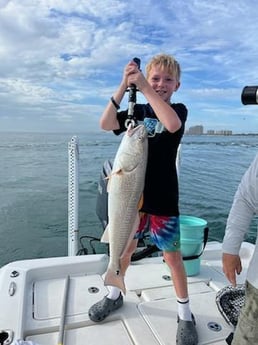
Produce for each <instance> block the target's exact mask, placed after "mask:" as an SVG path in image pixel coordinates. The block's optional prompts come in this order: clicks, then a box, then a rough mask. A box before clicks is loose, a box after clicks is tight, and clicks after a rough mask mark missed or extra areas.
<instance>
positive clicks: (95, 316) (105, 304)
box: [88, 293, 123, 322]
mask: <svg viewBox="0 0 258 345" xmlns="http://www.w3.org/2000/svg"><path fill="white" fill-rule="evenodd" d="M122 305H123V296H122V294H121V293H120V295H119V296H118V298H117V299H116V300H113V299H110V298H107V297H106V296H105V297H104V298H103V299H102V300H101V301H99V302H97V303H95V304H93V306H91V307H90V309H89V312H88V314H89V318H90V319H91V321H94V322H100V321H103V320H104V319H105V318H106V317H107V316H108V315H109V314H110V313H111V312H112V311H114V310H116V309H119V308H120V307H122Z"/></svg>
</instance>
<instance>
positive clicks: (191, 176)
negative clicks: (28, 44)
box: [0, 131, 258, 266]
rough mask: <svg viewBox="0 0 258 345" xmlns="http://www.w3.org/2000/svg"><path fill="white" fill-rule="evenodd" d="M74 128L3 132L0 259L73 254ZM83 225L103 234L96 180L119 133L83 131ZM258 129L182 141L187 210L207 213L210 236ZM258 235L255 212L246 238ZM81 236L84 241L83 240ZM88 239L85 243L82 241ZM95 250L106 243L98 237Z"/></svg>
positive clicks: (222, 218)
mask: <svg viewBox="0 0 258 345" xmlns="http://www.w3.org/2000/svg"><path fill="white" fill-rule="evenodd" d="M73 135H76V133H70V134H67V133H66V134H60V133H59V134H53V133H51V134H50V133H47V134H42V133H40V134H39V133H1V142H0V190H1V193H0V243H1V246H0V266H2V265H4V264H6V263H8V262H10V261H14V260H20V259H27V258H39V257H48V256H61V255H67V246H68V240H67V228H68V211H67V209H68V142H69V141H70V139H71V138H72V136H73ZM77 137H78V140H79V155H80V163H79V172H80V174H79V186H80V187H79V232H80V236H85V235H92V236H95V237H97V238H99V237H100V236H101V234H102V231H103V229H102V225H101V222H100V220H99V219H98V217H97V215H96V200H97V195H98V191H97V187H98V181H99V178H100V172H101V170H102V166H103V163H104V161H105V160H107V159H113V158H114V155H115V153H116V150H117V148H118V146H119V143H120V140H121V136H120V137H116V136H114V135H113V134H112V133H106V132H102V131H99V132H96V133H84V134H83V133H80V134H77ZM257 139H258V137H257V136H228V137H227V136H205V135H203V136H185V137H184V138H183V141H182V146H181V164H180V177H179V179H180V210H181V214H185V215H193V216H196V217H200V218H204V219H205V220H207V222H208V226H209V229H210V231H209V240H219V241H221V240H222V238H223V234H224V230H225V223H226V219H227V215H228V212H229V210H230V206H231V203H232V199H233V196H234V193H235V191H236V188H237V186H238V183H239V182H240V179H241V177H242V175H243V173H244V172H245V170H246V169H247V167H248V166H249V164H250V163H251V161H252V160H253V158H254V156H255V155H256V153H257ZM255 238H256V219H254V220H253V222H252V224H251V227H250V231H249V233H248V236H247V240H248V241H251V242H254V241H255ZM82 243H83V240H82ZM83 245H84V243H83ZM96 250H97V252H103V251H105V250H106V246H105V245H104V244H98V243H96Z"/></svg>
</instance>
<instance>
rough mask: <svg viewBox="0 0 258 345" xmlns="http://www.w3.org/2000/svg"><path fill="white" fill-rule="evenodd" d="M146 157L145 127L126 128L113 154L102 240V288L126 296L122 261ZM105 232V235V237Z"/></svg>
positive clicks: (135, 213)
mask: <svg viewBox="0 0 258 345" xmlns="http://www.w3.org/2000/svg"><path fill="white" fill-rule="evenodd" d="M147 156H148V133H147V131H146V128H145V126H144V125H138V126H137V127H134V128H130V127H129V128H128V129H127V131H126V132H125V134H124V136H123V138H122V140H121V143H120V145H119V147H118V150H117V152H116V155H115V159H114V164H113V168H112V171H111V175H110V177H109V181H108V184H107V192H108V225H107V228H106V229H105V232H104V234H103V236H102V239H101V241H102V242H106V241H107V237H108V242H109V264H108V268H107V272H106V275H105V279H104V285H105V286H107V285H108V286H116V287H118V288H119V289H121V290H122V291H123V293H124V294H125V293H126V288H125V283H124V275H123V274H122V273H121V258H122V256H123V253H124V252H125V251H126V248H127V245H129V244H130V243H131V240H132V239H133V237H134V234H135V231H136V230H137V229H136V228H137V224H138V223H139V205H140V203H141V201H142V195H143V189H144V181H145V172H146V166H147ZM107 232H108V236H107Z"/></svg>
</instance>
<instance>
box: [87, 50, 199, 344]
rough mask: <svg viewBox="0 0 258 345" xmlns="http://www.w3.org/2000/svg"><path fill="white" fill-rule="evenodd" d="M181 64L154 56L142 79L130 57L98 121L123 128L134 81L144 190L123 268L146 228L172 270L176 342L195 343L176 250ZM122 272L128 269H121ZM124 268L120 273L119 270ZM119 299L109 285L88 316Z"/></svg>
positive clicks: (101, 314) (100, 315)
mask: <svg viewBox="0 0 258 345" xmlns="http://www.w3.org/2000/svg"><path fill="white" fill-rule="evenodd" d="M180 73H181V70H180V66H179V64H178V62H177V61H176V60H175V59H174V58H173V57H172V56H169V55H165V54H160V55H157V56H154V57H153V58H152V59H151V60H150V62H149V63H148V64H147V66H146V78H145V77H144V75H143V74H142V73H141V71H140V70H139V69H138V66H137V64H136V63H135V62H134V61H131V62H129V63H128V64H127V65H126V66H125V69H124V73H123V78H122V81H121V83H120V85H119V87H118V89H117V91H116V92H115V93H114V95H113V97H111V99H110V102H109V103H108V105H107V107H106V109H105V110H104V112H103V114H102V116H101V119H100V126H101V128H102V129H105V130H113V131H114V133H115V134H120V133H122V132H124V131H125V130H126V127H125V121H126V119H127V116H128V111H121V112H118V109H119V108H120V106H119V104H120V102H121V100H122V98H123V97H124V95H125V92H126V89H127V88H128V87H129V86H130V85H132V84H134V85H136V87H137V88H138V90H140V91H141V92H142V94H143V95H144V97H145V98H146V100H147V101H148V104H136V105H135V107H134V117H135V119H136V120H139V121H143V122H144V124H145V126H146V129H147V131H148V134H149V139H148V142H149V143H148V162H147V169H146V176H145V186H144V193H143V206H142V208H141V210H140V212H141V221H140V224H139V228H138V230H137V231H136V234H135V238H134V240H133V241H132V243H131V245H130V246H129V248H128V251H127V255H125V258H124V259H123V267H124V266H125V267H126V268H127V267H128V266H129V264H130V259H131V255H132V254H133V252H134V250H135V249H136V247H137V241H138V239H139V238H141V236H142V235H143V232H144V230H145V229H146V228H147V227H148V228H149V230H150V234H151V238H152V240H153V242H154V243H155V244H156V245H157V247H158V248H159V249H160V250H162V251H163V257H164V259H165V261H166V263H167V265H168V266H169V268H170V270H171V276H172V279H173V284H174V287H175V291H176V296H177V301H178V330H177V344H178V345H197V343H198V336H197V332H196V329H195V320H194V317H193V315H192V313H191V310H190V307H189V298H188V289H187V278H186V273H185V270H184V265H183V261H182V256H181V252H180V229H179V226H180V225H179V208H178V179H177V172H176V155H177V149H178V146H179V144H180V140H181V138H182V136H183V133H184V125H185V121H186V118H187V109H186V107H185V106H184V105H183V104H181V103H178V104H175V103H174V104H171V103H170V99H171V96H172V94H173V92H175V91H177V89H178V88H179V86H180ZM125 272H126V269H125V271H124V272H123V273H125ZM121 273H122V272H121ZM122 304H123V297H122V294H121V291H120V290H119V289H118V288H116V287H110V293H109V294H108V295H107V296H106V297H104V299H103V300H102V301H100V302H98V303H96V304H95V305H93V306H92V307H91V308H90V310H89V317H90V319H91V320H92V321H102V320H103V319H104V318H105V317H106V316H108V315H109V313H110V312H112V311H113V310H116V309H118V308H119V307H121V306H122Z"/></svg>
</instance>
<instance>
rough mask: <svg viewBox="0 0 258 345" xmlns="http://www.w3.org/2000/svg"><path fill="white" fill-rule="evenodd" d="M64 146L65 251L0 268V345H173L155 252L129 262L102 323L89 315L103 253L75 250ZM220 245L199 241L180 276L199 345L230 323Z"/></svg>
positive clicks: (246, 254) (99, 291) (74, 198)
mask: <svg viewBox="0 0 258 345" xmlns="http://www.w3.org/2000/svg"><path fill="white" fill-rule="evenodd" d="M68 152H69V167H68V169H69V205H68V210H69V212H68V216H69V222H68V223H69V229H68V239H69V243H68V255H67V256H65V257H49V258H40V259H31V260H30V259H27V260H19V261H15V262H11V263H9V264H7V265H5V266H3V267H2V268H1V269H0V310H1V314H0V345H11V344H13V345H14V344H15V345H16V344H22V343H23V344H38V345H56V344H60V345H61V344H62V345H85V344H92V345H95V344H98V345H114V344H117V343H121V344H123V345H145V344H148V345H165V344H166V345H175V344H176V330H177V305H176V296H175V293H174V289H173V287H172V286H171V285H172V282H171V276H170V271H169V270H168V267H167V266H166V264H165V263H164V261H163V258H162V255H161V253H159V252H155V255H151V256H149V255H148V256H147V257H146V256H145V257H144V256H142V257H140V258H139V259H137V260H134V261H133V262H132V264H131V265H130V267H129V269H128V272H127V275H126V277H125V283H126V287H127V292H126V295H125V296H124V305H123V306H122V308H120V309H118V310H116V311H115V312H113V313H112V314H111V315H109V316H108V317H107V318H106V319H105V320H104V321H102V322H99V323H94V322H92V321H91V320H90V319H89V316H88V310H89V308H90V306H91V305H92V304H94V303H95V302H97V301H99V300H100V299H102V298H103V297H104V296H105V295H107V293H108V289H107V287H106V286H104V276H105V272H106V269H107V265H108V261H109V257H108V253H97V254H87V255H77V254H78V252H80V250H79V248H78V239H79V230H78V215H77V209H78V159H79V158H78V156H79V151H78V141H77V139H76V137H73V138H72V140H71V142H70V143H69V150H68ZM100 187H101V186H100ZM221 247H222V244H221V243H220V242H217V241H207V243H204V245H203V248H202V249H203V251H202V253H201V255H200V256H199V257H198V260H199V261H198V262H199V266H198V272H195V273H194V274H193V273H190V274H188V277H187V279H188V287H189V295H190V303H191V309H192V312H193V314H194V316H195V319H196V327H197V332H198V335H199V344H200V345H204V344H216V345H219V344H221V345H222V344H225V339H227V338H228V336H229V335H230V334H231V333H232V332H233V331H234V325H232V324H231V323H230V322H229V321H228V319H227V318H226V317H225V315H223V313H222V312H221V310H220V308H218V298H217V297H218V294H219V293H220V292H221V291H223V289H225V288H227V287H228V281H227V280H226V278H225V276H224V274H223V271H222V262H221V254H222V251H221V249H222V248H221ZM140 250H141V249H139V251H140ZM253 250H254V245H253V244H251V243H248V242H244V243H243V244H242V247H241V251H240V255H241V258H242V265H243V271H242V273H241V274H240V275H239V277H238V283H239V284H240V285H241V284H244V282H245V278H246V272H247V268H248V265H249V262H250V259H251V257H252V254H253ZM84 253H85V251H84ZM193 260H196V259H195V258H194V259H193Z"/></svg>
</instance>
